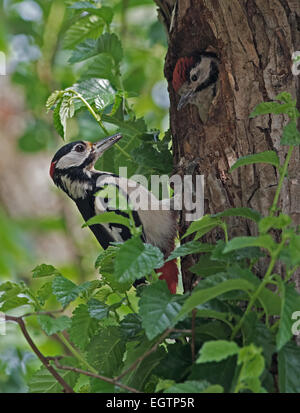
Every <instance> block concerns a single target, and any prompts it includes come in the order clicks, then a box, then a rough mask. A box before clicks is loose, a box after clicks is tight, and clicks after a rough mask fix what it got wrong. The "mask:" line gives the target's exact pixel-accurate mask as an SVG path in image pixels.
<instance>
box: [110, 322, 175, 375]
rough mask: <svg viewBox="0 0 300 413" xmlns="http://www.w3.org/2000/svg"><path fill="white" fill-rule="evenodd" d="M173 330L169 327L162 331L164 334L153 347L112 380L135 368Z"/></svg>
mask: <svg viewBox="0 0 300 413" xmlns="http://www.w3.org/2000/svg"><path fill="white" fill-rule="evenodd" d="M172 332H173V329H172V328H169V329H168V330H166V331H165V332H164V334H163V335H162V336H161V337H160V339H159V340H158V341H157V342H156V343H155V344H154V346H153V347H151V348H150V350H148V351H146V353H144V354H142V355H141V356H140V357H138V358H137V359H136V360H135V362H134V363H133V364H131V366H130V367H128V369H126V370H125V371H123V373H121V374H120V375H119V376H118V377H115V378H114V380H116V381H119V380H120V379H121V378H122V377H124V376H126V374H127V373H129V372H130V371H131V370H133V369H135V367H136V366H137V365H138V364H139V363H140V362H141V361H143V360H144V359H145V358H146V357H148V356H149V355H150V354H152V353H154V352H155V351H156V349H157V347H158V346H159V345H160V344H161V343H162V342H163V341H164V339H165V338H166V337H167V336H168V335H169V334H170V333H172Z"/></svg>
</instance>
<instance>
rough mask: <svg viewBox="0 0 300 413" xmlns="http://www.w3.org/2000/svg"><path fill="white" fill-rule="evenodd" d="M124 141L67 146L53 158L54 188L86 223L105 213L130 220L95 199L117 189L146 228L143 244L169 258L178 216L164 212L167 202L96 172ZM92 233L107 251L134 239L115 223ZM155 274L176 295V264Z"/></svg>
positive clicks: (126, 181)
mask: <svg viewBox="0 0 300 413" xmlns="http://www.w3.org/2000/svg"><path fill="white" fill-rule="evenodd" d="M121 138H122V135H121V134H116V135H113V136H109V137H108V138H105V139H103V140H101V141H100V142H96V143H91V142H87V141H77V142H71V143H68V144H67V145H65V146H63V147H62V148H60V149H59V150H58V151H57V152H56V154H55V155H54V157H53V159H52V161H51V165H50V176H51V178H52V179H53V181H54V183H55V185H57V186H58V187H59V188H61V189H62V190H63V191H64V192H65V193H66V194H67V195H68V196H69V197H70V198H71V199H72V200H73V201H74V202H75V203H76V205H77V208H78V209H79V211H80V213H81V215H82V217H83V219H84V220H85V221H88V220H89V219H90V218H92V217H93V216H95V215H97V214H101V213H103V212H105V211H115V212H116V213H118V214H121V215H125V216H127V214H126V212H125V211H120V210H114V209H112V208H111V207H110V206H109V205H110V204H109V202H108V200H107V199H103V198H100V197H99V196H95V195H96V194H97V192H99V191H100V190H101V189H104V188H105V186H106V185H114V186H116V187H117V188H118V191H119V192H120V193H121V194H122V195H124V196H125V199H127V202H128V203H131V205H133V218H134V221H135V224H136V225H137V226H140V225H142V228H143V232H142V240H143V242H146V243H150V244H153V245H155V246H157V247H158V248H159V249H160V250H161V251H162V252H163V254H164V257H165V258H167V257H168V256H169V254H170V252H171V251H172V250H173V249H174V239H175V236H176V231H177V213H176V212H175V211H172V210H166V209H162V208H164V206H163V204H164V201H158V200H157V199H156V198H155V197H154V195H153V194H152V193H151V192H149V191H148V190H147V189H146V188H145V187H143V186H142V185H139V184H137V183H136V182H135V181H132V180H130V179H126V178H123V177H120V176H118V175H115V174H112V173H110V172H102V171H98V170H96V169H94V165H95V163H96V161H97V160H98V159H99V158H100V157H101V156H102V155H103V153H104V152H105V151H106V150H107V149H109V148H110V147H111V146H112V145H113V144H114V143H116V142H118V141H119V140H120V139H121ZM137 200H139V201H138V203H137ZM141 206H142V209H141ZM145 206H146V208H145ZM147 206H148V207H149V206H150V208H151V206H152V207H153V206H154V208H155V209H148V210H147ZM90 229H91V230H92V231H93V233H94V235H95V236H96V238H97V240H98V242H99V243H100V245H101V246H102V247H103V248H104V249H106V248H107V247H108V246H109V244H110V242H116V241H117V242H124V241H126V240H127V239H129V238H130V237H131V234H130V231H129V229H128V228H127V227H126V226H124V225H121V224H116V223H109V224H95V225H90ZM156 271H157V272H161V273H162V274H161V275H160V277H159V278H160V279H165V280H166V282H167V285H168V288H169V290H170V292H171V293H172V294H175V293H176V286H177V282H178V268H177V265H176V260H172V261H168V262H167V263H165V264H164V266H163V267H162V268H160V269H158V270H156ZM137 284H138V281H137V282H136V285H137Z"/></svg>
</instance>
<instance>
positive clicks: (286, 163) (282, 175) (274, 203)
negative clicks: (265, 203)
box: [270, 146, 294, 217]
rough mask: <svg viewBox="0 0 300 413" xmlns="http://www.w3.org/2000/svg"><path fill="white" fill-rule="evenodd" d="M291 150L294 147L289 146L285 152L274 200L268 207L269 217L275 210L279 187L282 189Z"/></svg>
mask: <svg viewBox="0 0 300 413" xmlns="http://www.w3.org/2000/svg"><path fill="white" fill-rule="evenodd" d="M293 150H294V147H293V146H290V147H289V150H288V153H287V156H286V158H285V162H284V164H283V167H282V170H281V173H280V179H279V182H278V186H277V189H276V193H275V197H274V201H273V204H272V206H271V209H270V216H271V217H272V216H274V214H275V212H276V210H277V204H278V199H279V195H280V192H281V189H282V185H283V181H284V178H285V176H286V173H287V170H288V166H289V163H290V160H291V156H292V154H293Z"/></svg>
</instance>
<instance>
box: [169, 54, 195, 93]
mask: <svg viewBox="0 0 300 413" xmlns="http://www.w3.org/2000/svg"><path fill="white" fill-rule="evenodd" d="M194 63H195V59H194V57H193V56H191V57H187V56H185V57H181V58H180V59H178V60H177V63H176V66H175V69H174V71H173V80H172V85H173V88H174V90H175V92H176V93H177V92H178V91H179V89H180V88H181V86H182V85H183V84H184V82H186V81H187V80H188V79H187V75H188V73H189V71H190V70H189V69H190V68H191V67H192V66H193V65H194Z"/></svg>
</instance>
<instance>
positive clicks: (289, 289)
mask: <svg viewBox="0 0 300 413" xmlns="http://www.w3.org/2000/svg"><path fill="white" fill-rule="evenodd" d="M280 293H281V301H282V306H281V314H280V322H279V329H278V332H277V335H276V346H277V350H280V349H281V348H282V347H283V346H284V345H285V344H286V343H287V342H288V341H289V340H290V339H291V337H292V336H293V330H292V326H293V324H294V323H295V320H294V319H293V317H292V316H293V313H295V312H296V311H300V294H299V293H298V292H297V291H296V289H295V287H294V286H292V285H288V284H285V283H283V282H281V284H280Z"/></svg>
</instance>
